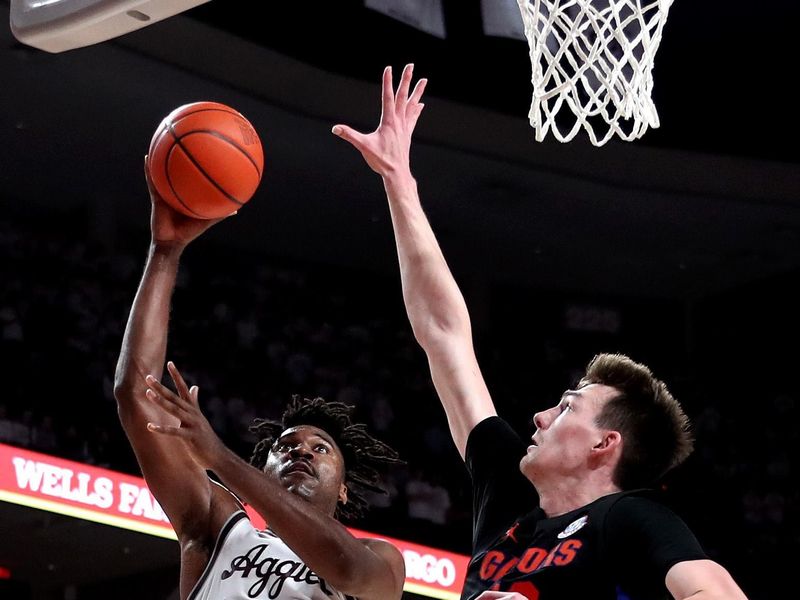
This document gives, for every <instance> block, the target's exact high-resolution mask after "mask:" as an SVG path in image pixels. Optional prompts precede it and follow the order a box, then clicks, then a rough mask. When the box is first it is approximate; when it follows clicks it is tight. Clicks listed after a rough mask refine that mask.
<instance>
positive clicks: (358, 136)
mask: <svg viewBox="0 0 800 600" xmlns="http://www.w3.org/2000/svg"><path fill="white" fill-rule="evenodd" d="M412 77H413V65H407V66H406V68H405V69H404V70H403V75H402V77H401V80H400V85H399V86H398V89H397V92H396V93H395V91H394V87H393V85H392V70H391V67H387V68H386V70H385V71H384V73H383V95H382V113H381V121H380V124H379V125H378V128H377V129H376V130H375V131H373V132H372V133H369V134H363V133H359V132H357V131H355V130H353V129H352V128H350V127H347V126H345V125H336V126H335V127H334V128H333V133H334V134H336V135H338V136H339V137H341V138H343V139H345V140H347V141H348V142H350V143H351V144H352V145H353V146H355V147H356V149H357V150H358V151H359V152H361V155H362V156H363V157H364V160H365V161H366V162H367V164H368V165H369V166H370V168H372V170H373V171H375V172H376V173H378V174H379V175H380V176H381V177H382V178H383V184H384V188H385V190H386V196H387V198H388V200H389V210H390V213H391V217H392V225H393V227H394V234H395V240H396V243H397V255H398V258H399V262H400V276H401V280H402V284H403V299H404V301H405V305H406V311H407V312H408V317H409V320H410V321H411V327H412V328H413V330H414V335H415V336H416V339H417V341H418V342H419V343H420V345H421V346H422V348H423V349H424V350H425V353H426V354H427V356H428V362H429V364H430V368H431V375H432V377H433V383H434V385H435V386H436V391H437V393H438V394H439V398H440V399H441V401H442V405H443V406H444V409H445V412H446V413H447V419H448V422H449V424H450V432H451V434H452V436H453V440H454V441H455V443H456V446H457V448H458V451H459V452H460V453H461V456H462V457H463V456H464V452H465V449H466V443H467V438H468V436H469V433H470V431H472V428H473V427H474V426H475V425H477V424H478V423H479V422H480V421H482V420H483V419H485V418H486V417H489V416H492V415H494V414H496V412H495V409H494V405H493V403H492V399H491V397H490V395H489V391H488V389H487V388H486V384H485V382H484V380H483V376H482V374H481V371H480V367H479V366H478V361H477V359H476V357H475V351H474V349H473V341H472V326H471V323H470V318H469V312H468V311H467V306H466V304H465V302H464V297H463V296H462V294H461V291H460V290H459V288H458V285H457V284H456V281H455V279H454V278H453V275H452V274H451V272H450V269H449V267H448V266H447V262H446V261H445V258H444V255H443V254H442V251H441V248H440V247H439V243H438V242H437V240H436V236H435V235H434V233H433V230H432V229H431V226H430V223H429V222H428V219H427V217H426V216H425V213H424V211H423V210H422V205H421V203H420V199H419V194H418V192H417V182H416V181H415V180H414V177H413V176H412V174H411V166H410V158H409V157H410V149H411V137H412V133H413V132H414V127H415V126H416V123H417V119H418V118H419V116H420V114H421V112H422V109H423V106H424V105H423V104H422V103H421V102H420V100H421V98H422V93H423V92H424V90H425V85H426V83H427V82H426V80H425V79H421V80H419V82H418V83H417V84H416V86H415V87H414V90H413V92H410V89H411V79H412ZM409 92H410V93H409Z"/></svg>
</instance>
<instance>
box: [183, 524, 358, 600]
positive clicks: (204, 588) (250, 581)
mask: <svg viewBox="0 0 800 600" xmlns="http://www.w3.org/2000/svg"><path fill="white" fill-rule="evenodd" d="M253 598H255V599H259V600H261V599H269V600H275V599H280V600H354V599H351V597H350V596H345V595H344V594H342V593H341V592H337V591H336V590H334V589H333V588H332V587H331V586H330V585H328V584H327V583H326V582H325V580H324V579H322V578H321V577H318V576H317V575H316V573H314V572H313V571H312V570H311V569H309V568H308V567H307V566H306V565H305V563H303V561H302V560H301V559H300V558H299V557H298V556H297V555H296V554H295V553H294V552H292V551H291V550H290V549H289V546H287V545H286V544H285V543H284V542H283V540H281V539H280V538H279V537H278V536H276V535H275V534H274V533H272V532H271V531H270V530H268V529H267V530H266V531H259V530H258V529H256V528H255V527H253V525H252V523H250V519H248V518H247V515H246V514H245V513H244V512H242V511H237V512H235V513H234V514H233V515H231V517H230V518H229V519H228V521H227V522H226V523H225V526H224V527H223V528H222V531H220V533H219V537H218V538H217V543H216V544H215V545H214V552H213V553H212V554H211V558H210V559H209V561H208V565H207V566H206V569H205V571H203V575H202V577H200V580H199V581H198V582H197V584H196V585H195V586H194V589H193V590H192V593H191V594H189V600H250V599H253Z"/></svg>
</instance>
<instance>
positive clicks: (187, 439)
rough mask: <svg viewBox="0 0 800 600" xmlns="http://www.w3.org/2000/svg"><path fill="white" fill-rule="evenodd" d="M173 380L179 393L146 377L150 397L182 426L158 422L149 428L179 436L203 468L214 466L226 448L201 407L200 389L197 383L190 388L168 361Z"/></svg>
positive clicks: (168, 368) (150, 424) (148, 426)
mask: <svg viewBox="0 0 800 600" xmlns="http://www.w3.org/2000/svg"><path fill="white" fill-rule="evenodd" d="M167 370H168V371H169V374H170V376H171V377H172V381H174V382H175V389H176V390H177V392H178V393H177V394H176V393H175V392H173V391H172V390H170V389H169V388H167V387H165V386H164V385H162V384H161V382H159V381H158V380H157V379H156V378H155V377H153V376H152V375H148V376H147V377H145V382H146V383H147V392H146V394H147V398H148V399H149V400H151V401H153V402H155V403H156V404H157V405H158V406H160V407H161V408H162V409H164V410H165V411H166V412H167V413H169V414H171V415H173V416H174V417H176V418H177V419H178V420H179V421H180V424H179V425H159V424H157V423H152V422H150V423H148V424H147V429H149V430H150V431H152V432H153V433H157V434H160V435H168V436H174V437H177V438H180V439H181V440H182V441H183V442H184V443H185V444H186V448H187V450H188V451H189V454H190V455H191V457H192V458H193V459H194V461H195V462H196V463H197V464H199V465H200V466H201V467H203V468H204V469H210V468H212V467H211V465H212V464H213V462H214V460H215V459H218V458H219V457H220V456H222V455H223V454H224V453H225V452H226V450H227V448H226V447H225V445H224V444H223V443H222V440H220V439H219V437H218V436H217V434H216V433H214V430H213V429H212V428H211V424H210V423H209V422H208V419H206V417H205V416H204V415H203V413H202V411H201V410H200V405H199V402H198V393H199V389H198V387H197V386H196V385H194V386H192V387H191V388H189V386H187V385H186V381H184V379H183V376H182V375H181V374H180V372H179V371H178V369H177V367H175V365H174V364H173V363H172V362H168V363H167Z"/></svg>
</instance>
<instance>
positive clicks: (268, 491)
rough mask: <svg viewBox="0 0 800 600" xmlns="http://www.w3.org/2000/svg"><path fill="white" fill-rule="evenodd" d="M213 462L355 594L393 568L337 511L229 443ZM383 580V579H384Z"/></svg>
mask: <svg viewBox="0 0 800 600" xmlns="http://www.w3.org/2000/svg"><path fill="white" fill-rule="evenodd" d="M209 468H210V469H211V470H212V471H213V472H214V473H216V474H217V475H218V476H219V477H220V478H221V479H222V481H223V482H224V484H225V485H226V486H227V487H229V488H230V489H231V490H232V491H233V492H235V493H236V494H237V496H239V497H240V498H241V499H242V500H244V501H245V502H246V503H247V504H249V505H250V506H252V507H253V508H254V509H255V510H256V511H257V512H258V513H259V514H260V515H261V516H263V517H264V519H265V520H266V521H267V523H268V525H269V527H270V529H271V530H272V531H273V532H275V533H276V534H277V535H278V536H279V537H280V538H281V539H282V540H283V541H284V542H286V543H287V544H288V545H289V547H290V548H291V549H292V550H293V551H294V552H295V553H296V554H297V555H298V556H299V557H300V558H301V559H303V562H305V563H306V564H307V565H308V567H309V568H310V569H311V570H312V571H314V573H316V574H317V575H319V576H320V577H322V578H323V579H324V580H325V581H327V582H328V583H329V584H330V585H332V586H333V587H334V588H336V589H337V590H339V591H341V592H343V593H346V594H349V595H354V596H361V595H366V594H367V592H370V591H373V586H374V585H375V583H376V582H378V583H380V582H382V581H383V582H386V581H387V580H388V579H389V577H390V573H388V572H387V569H386V565H385V564H383V562H382V559H381V558H380V557H378V556H376V555H375V553H373V552H372V551H371V550H370V549H368V548H366V547H365V546H364V544H363V543H362V542H361V541H360V540H358V539H357V538H355V537H354V536H353V535H352V534H350V533H349V532H348V531H347V529H346V528H345V527H344V526H343V525H342V524H341V523H339V521H337V520H336V519H334V518H333V517H330V516H328V515H326V514H324V513H323V512H321V511H320V510H319V509H317V508H316V507H315V506H313V505H312V504H311V503H309V502H307V501H306V500H303V499H302V498H300V497H298V496H296V495H295V494H292V493H290V492H288V491H287V490H286V489H284V488H283V487H282V486H281V485H279V484H278V483H277V482H276V481H274V480H273V479H272V478H270V477H269V476H267V475H266V474H264V473H262V472H261V471H259V470H258V469H256V468H254V467H252V466H251V465H249V464H248V463H246V462H245V461H243V460H242V459H241V458H239V457H238V456H237V455H236V454H235V453H233V452H232V451H231V450H230V449H228V448H223V449H221V450H220V451H218V452H215V458H214V460H213V462H212V463H211V464H210V465H209ZM381 585H385V583H384V584H381Z"/></svg>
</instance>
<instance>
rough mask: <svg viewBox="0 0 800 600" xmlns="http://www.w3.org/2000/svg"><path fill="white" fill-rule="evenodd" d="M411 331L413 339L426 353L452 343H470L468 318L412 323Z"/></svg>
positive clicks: (434, 319) (435, 319)
mask: <svg viewBox="0 0 800 600" xmlns="http://www.w3.org/2000/svg"><path fill="white" fill-rule="evenodd" d="M411 329H412V331H413V333H414V339H416V340H417V343H418V344H419V345H420V346H422V348H423V349H424V350H425V351H426V352H430V351H435V350H436V349H437V348H441V347H444V346H449V345H451V344H453V343H454V342H466V343H470V344H471V343H472V331H471V327H470V323H469V319H468V318H466V319H463V318H458V317H455V318H452V317H445V318H428V319H424V320H420V321H416V322H414V321H412V323H411Z"/></svg>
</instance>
